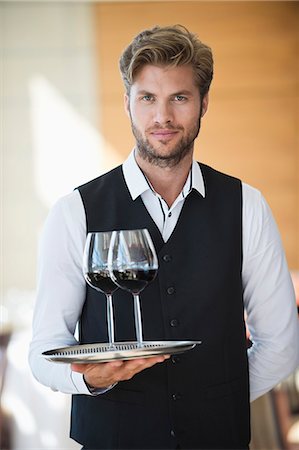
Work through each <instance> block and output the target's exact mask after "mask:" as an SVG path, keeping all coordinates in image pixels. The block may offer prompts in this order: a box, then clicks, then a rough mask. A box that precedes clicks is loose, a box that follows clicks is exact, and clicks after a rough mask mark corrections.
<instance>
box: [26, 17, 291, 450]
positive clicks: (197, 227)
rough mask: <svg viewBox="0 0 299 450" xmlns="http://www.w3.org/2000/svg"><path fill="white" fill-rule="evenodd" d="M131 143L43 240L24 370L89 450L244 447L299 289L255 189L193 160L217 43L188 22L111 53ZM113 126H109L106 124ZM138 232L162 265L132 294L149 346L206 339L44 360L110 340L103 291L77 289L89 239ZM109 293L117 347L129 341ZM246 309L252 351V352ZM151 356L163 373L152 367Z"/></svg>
mask: <svg viewBox="0 0 299 450" xmlns="http://www.w3.org/2000/svg"><path fill="white" fill-rule="evenodd" d="M120 69H121V74H122V77H123V81H124V85H125V108H126V111H127V114H128V117H129V119H130V122H131V127H132V132H133V135H134V137H135V140H136V145H135V147H134V149H133V150H132V152H131V154H130V155H129V157H128V159H127V160H126V161H125V162H124V164H123V165H122V166H120V167H117V168H115V169H114V170H112V171H111V172H108V173H106V174H105V175H103V176H100V177H99V178H97V179H95V180H92V181H90V182H89V183H87V184H85V185H83V186H81V187H79V188H78V189H76V190H75V191H74V192H72V193H71V194H69V195H67V196H66V197H64V198H62V199H61V200H59V201H58V203H57V204H56V205H55V206H54V208H53V209H52V211H51V212H50V214H49V217H48V219H47V222H46V225H45V229H44V232H43V237H42V240H41V248H40V259H39V283H38V292H37V303H36V308H35V315H34V322H33V339H32V343H31V349H30V363H31V367H32V371H33V373H34V375H35V376H36V378H37V379H38V380H39V381H40V382H41V383H43V384H45V385H47V386H49V387H51V388H52V389H53V390H60V391H62V392H66V393H71V394H73V403H72V424H71V437H72V438H73V439H75V440H76V441H77V442H79V443H81V444H82V445H83V446H84V449H175V448H182V449H248V448H249V442H250V420H249V416H250V410H249V402H250V400H251V401H252V400H254V399H256V398H257V397H258V396H260V395H262V394H264V393H265V392H267V391H268V390H270V389H271V388H272V387H273V386H274V385H276V384H277V383H278V382H279V381H280V380H282V379H283V378H285V377H286V376H287V375H288V374H289V373H291V372H292V371H293V370H294V369H295V368H296V367H297V366H298V361H299V356H298V346H297V343H298V336H299V333H298V323H297V315H296V307H295V298H294V292H293V287H292V283H291V279H290V275H289V271H288V267H287V263H286V259H285V255H284V251H283V248H282V244H281V240H280V237H279V233H278V230H277V228H276V225H275V222H274V219H273V217H272V215H271V212H270V210H269V207H268V205H267V203H266V201H265V200H264V198H263V197H262V195H261V193H260V192H259V191H257V190H256V189H254V188H253V187H250V186H249V185H247V184H245V183H243V182H241V181H240V180H238V179H236V178H233V177H231V176H228V175H225V174H222V173H220V172H218V171H216V170H214V169H212V168H210V167H208V166H206V165H204V164H200V163H198V162H196V161H194V160H193V150H194V141H195V139H196V138H197V136H198V134H199V131H200V125H201V119H202V117H203V116H204V115H205V114H206V112H207V109H208V103H209V88H210V84H211V81H212V77H213V58H212V53H211V49H210V48H209V47H208V46H207V45H205V44H204V43H202V42H201V41H200V40H199V39H198V38H197V37H196V36H195V35H194V34H193V33H191V32H189V31H188V30H187V29H185V28H184V27H182V26H174V27H155V28H153V29H149V30H145V31H143V32H141V33H140V34H139V35H138V36H136V37H135V39H134V40H133V41H132V43H131V44H130V45H129V46H128V47H127V48H126V49H125V51H124V52H123V54H122V55H121V58H120ZM116 127H117V124H116ZM135 228H147V229H148V230H149V232H150V234H151V237H152V240H153V242H154V245H155V248H156V251H157V254H158V257H159V272H158V276H157V277H156V279H155V281H154V282H153V283H151V284H150V285H149V286H148V287H147V288H146V289H145V290H144V291H143V294H142V298H141V300H142V310H143V318H144V338H145V340H186V339H188V340H195V341H197V340H201V341H202V345H200V346H197V347H196V348H195V349H193V350H192V351H189V352H186V353H184V354H182V355H180V356H172V357H171V358H169V357H167V356H159V357H154V358H150V359H137V360H134V361H126V362H124V361H117V362H110V363H104V364H83V365H81V364H80V365H76V364H73V365H72V366H71V365H68V364H54V363H51V362H48V361H45V360H43V359H42V358H40V354H41V353H42V352H43V351H45V350H48V349H53V348H57V347H63V346H67V345H74V344H77V341H76V340H75V338H74V332H75V327H76V324H77V323H78V322H79V342H80V343H81V344H85V343H91V342H102V341H105V339H106V322H105V320H106V319H105V311H104V305H105V300H104V294H101V293H98V292H96V291H95V290H94V289H92V288H90V287H89V286H87V285H86V283H85V281H84V278H83V275H82V268H81V264H82V254H83V248H84V243H85V238H86V233H87V232H89V231H106V230H113V229H135ZM130 303H132V301H131V296H130V294H129V293H126V292H125V291H122V290H117V291H116V292H115V294H114V305H115V315H116V338H117V340H119V341H128V340H134V339H135V335H134V325H133V318H132V310H131V308H130V306H129V305H130ZM244 309H245V310H246V314H247V324H248V328H249V330H250V333H251V341H252V343H253V345H252V347H251V348H250V350H247V344H246V332H245V323H244ZM158 363H160V364H158Z"/></svg>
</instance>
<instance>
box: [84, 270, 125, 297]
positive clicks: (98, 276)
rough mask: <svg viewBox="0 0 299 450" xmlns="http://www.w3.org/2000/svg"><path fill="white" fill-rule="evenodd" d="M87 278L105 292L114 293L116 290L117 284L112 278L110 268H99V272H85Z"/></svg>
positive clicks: (88, 281) (91, 283) (92, 284)
mask: <svg viewBox="0 0 299 450" xmlns="http://www.w3.org/2000/svg"><path fill="white" fill-rule="evenodd" d="M85 279H86V281H87V283H88V284H90V285H91V286H92V287H95V288H96V289H98V290H99V291H101V292H104V294H112V292H114V291H116V289H117V286H116V285H115V284H114V283H113V281H112V280H111V278H110V275H109V272H108V270H99V271H98V272H88V273H86V274H85Z"/></svg>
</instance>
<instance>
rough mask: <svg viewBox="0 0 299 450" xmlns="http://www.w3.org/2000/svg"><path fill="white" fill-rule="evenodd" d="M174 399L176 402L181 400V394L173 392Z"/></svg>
mask: <svg viewBox="0 0 299 450" xmlns="http://www.w3.org/2000/svg"><path fill="white" fill-rule="evenodd" d="M171 397H172V400H173V401H174V402H176V401H177V400H180V398H181V395H180V394H172V396H171Z"/></svg>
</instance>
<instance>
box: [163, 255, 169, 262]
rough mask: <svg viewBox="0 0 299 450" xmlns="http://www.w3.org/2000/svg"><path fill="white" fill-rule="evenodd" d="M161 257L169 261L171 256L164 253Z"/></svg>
mask: <svg viewBox="0 0 299 450" xmlns="http://www.w3.org/2000/svg"><path fill="white" fill-rule="evenodd" d="M162 259H163V261H164V262H169V261H171V256H170V255H164V256H163V258H162Z"/></svg>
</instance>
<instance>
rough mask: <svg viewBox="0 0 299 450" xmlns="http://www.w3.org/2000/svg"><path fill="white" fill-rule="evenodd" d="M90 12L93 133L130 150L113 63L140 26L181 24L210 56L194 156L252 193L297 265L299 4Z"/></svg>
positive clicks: (151, 5)
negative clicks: (211, 71) (95, 96)
mask: <svg viewBox="0 0 299 450" xmlns="http://www.w3.org/2000/svg"><path fill="white" fill-rule="evenodd" d="M94 8H95V32H96V50H97V56H98V58H97V61H98V72H99V76H98V79H99V99H100V106H101V123H100V129H101V133H102V135H103V137H104V138H105V140H106V141H107V143H108V144H109V146H112V147H113V148H114V149H115V151H117V152H118V153H119V154H120V155H121V157H123V158H125V157H126V156H127V154H128V153H129V151H130V150H131V148H132V145H133V139H132V136H131V131H130V126H129V121H128V118H127V116H126V115H125V113H124V109H123V100H122V98H123V86H122V82H121V79H120V75H119V71H118V58H119V55H120V53H121V51H122V50H123V48H124V47H125V46H126V45H127V44H128V43H129V42H130V40H131V39H132V38H133V37H134V36H135V35H136V34H137V33H138V32H139V31H140V30H141V29H143V28H146V27H152V26H153V25H155V24H161V25H166V24H174V23H181V24H184V25H185V26H187V28H189V29H190V30H192V31H194V32H196V33H197V34H198V36H199V37H200V38H201V39H202V40H203V41H204V42H206V43H207V44H209V45H210V46H211V47H212V49H213V53H214V58H215V78H214V81H213V84H212V89H211V93H210V107H209V111H208V114H207V115H206V116H205V118H204V120H203V124H202V130H201V134H200V137H199V139H198V142H197V144H196V152H195V153H196V157H197V158H198V159H200V160H201V161H203V162H206V163H208V164H211V165H213V166H214V167H215V168H217V169H219V170H222V171H224V172H227V173H230V174H233V175H236V176H238V177H240V178H242V179H243V180H244V181H246V182H248V183H250V184H252V185H254V186H256V187H257V188H258V189H260V190H261V191H262V192H263V194H264V195H265V196H266V198H267V200H268V202H269V204H270V206H271V208H272V210H273V212H274V215H275V217H276V220H277V222H278V225H279V228H280V230H281V234H282V238H283V242H284V245H285V248H286V252H287V257H288V261H289V264H290V267H291V268H293V269H295V268H299V239H298V232H299V176H298V172H299V140H298V134H299V108H298V105H299V88H298V78H299V69H298V67H299V66H298V61H299V27H298V23H299V3H298V2H254V1H253V2H225V1H224V2H202V1H200V2H140V3H138V2H133V3H129V2H127V3H126V2H120V3H117V2H116V3H109V2H107V3H105V2H104V3H98V4H96V5H95V6H94Z"/></svg>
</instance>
